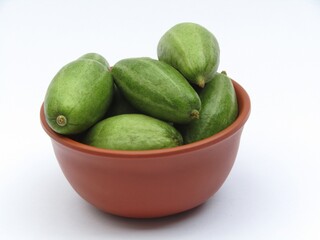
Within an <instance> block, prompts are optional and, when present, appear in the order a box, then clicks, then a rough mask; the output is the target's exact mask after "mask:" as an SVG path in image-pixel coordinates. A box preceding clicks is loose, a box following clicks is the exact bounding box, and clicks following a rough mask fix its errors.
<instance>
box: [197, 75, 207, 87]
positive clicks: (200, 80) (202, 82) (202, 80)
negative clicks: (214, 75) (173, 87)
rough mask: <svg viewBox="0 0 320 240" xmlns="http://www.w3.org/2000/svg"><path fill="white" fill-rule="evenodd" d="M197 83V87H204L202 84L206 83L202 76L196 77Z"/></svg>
mask: <svg viewBox="0 0 320 240" xmlns="http://www.w3.org/2000/svg"><path fill="white" fill-rule="evenodd" d="M197 84H198V86H199V87H201V88H204V86H205V85H206V81H205V80H204V78H203V77H200V78H198V81H197Z"/></svg>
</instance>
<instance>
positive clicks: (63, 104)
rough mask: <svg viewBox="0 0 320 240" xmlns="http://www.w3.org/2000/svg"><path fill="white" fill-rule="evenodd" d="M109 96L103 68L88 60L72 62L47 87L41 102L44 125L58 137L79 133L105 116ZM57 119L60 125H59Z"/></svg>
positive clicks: (108, 80) (107, 77) (110, 81)
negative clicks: (42, 103)
mask: <svg viewBox="0 0 320 240" xmlns="http://www.w3.org/2000/svg"><path fill="white" fill-rule="evenodd" d="M112 94H113V79H112V76H111V73H110V72H109V71H108V68H107V66H105V65H103V64H101V63H99V62H97V61H96V60H91V59H83V58H81V59H78V60H75V61H73V62H71V63H69V64H67V65H65V66H64V67H63V68H62V69H61V70H60V71H59V72H58V73H57V74H56V76H55V77H54V78H53V80H52V81H51V83H50V85H49V87H48V90H47V93H46V96H45V100H44V112H45V116H46V120H47V123H48V124H49V126H50V127H51V128H52V129H53V130H54V131H55V132H57V133H60V134H77V133H81V132H83V131H85V130H87V129H88V128H89V127H91V126H92V125H93V124H95V123H96V122H97V121H99V120H100V119H101V118H102V117H103V116H104V115H105V114H106V111H107V110H108V107H109V105H110V102H111V100H112ZM61 116H62V119H63V121H62V123H63V124H60V125H59V121H58V119H59V118H60V119H61ZM62 125H63V126H62Z"/></svg>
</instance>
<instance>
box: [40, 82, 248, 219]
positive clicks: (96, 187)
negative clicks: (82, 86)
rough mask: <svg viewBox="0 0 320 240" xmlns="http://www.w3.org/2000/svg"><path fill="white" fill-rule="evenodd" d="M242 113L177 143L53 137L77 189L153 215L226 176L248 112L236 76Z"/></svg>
mask: <svg viewBox="0 0 320 240" xmlns="http://www.w3.org/2000/svg"><path fill="white" fill-rule="evenodd" d="M233 84H234V87H235V90H236V93H237V98H238V103H239V116H238V118H237V119H236V121H235V122H234V123H233V124H232V125H230V126H229V127H228V128H226V129H224V130H223V131H221V132H219V133H217V134H215V135H213V136H212V137H209V138H207V139H204V140H201V141H198V142H195V143H192V144H187V145H183V146H179V147H175V148H169V149H162V150H147V151H118V150H106V149H99V148H96V147H91V146H88V145H85V144H82V143H79V142H76V141H74V140H72V139H70V138H68V137H66V136H62V135H60V134H57V133H55V132H54V131H52V130H51V129H50V127H49V126H48V124H47V123H46V121H45V116H44V111H43V105H42V107H41V112H40V116H41V123H42V127H43V129H44V130H45V131H46V133H47V134H48V135H49V136H50V137H51V141H52V146H53V149H54V152H55V155H56V158H57V160H58V162H59V165H60V167H61V169H62V171H63V173H64V175H65V176H66V178H67V179H68V181H69V183H70V184H71V186H72V187H73V188H74V190H75V191H76V192H77V193H78V194H79V195H80V196H81V197H82V198H84V199H85V200H86V201H88V202H89V203H91V204H92V205H94V206H95V207H97V208H98V209H101V210H102V211H105V212H108V213H111V214H115V215H119V216H125V217H134V218H153V217H161V216H166V215H171V214H175V213H179V212H182V211H186V210H188V209H191V208H194V207H196V206H198V205H200V204H202V203H204V202H205V201H206V200H207V199H208V198H210V197H211V196H212V195H213V194H214V193H215V192H216V191H217V190H218V189H219V188H220V187H221V185H222V184H223V182H224V181H225V180H226V178H227V176H228V174H229V172H230V170H231V168H232V166H233V163H234V161H235V158H236V155H237V151H238V147H239V142H240V137H241V133H242V130H243V127H244V124H245V122H246V121H247V119H248V117H249V114H250V99H249V96H248V94H247V93H246V91H245V90H244V89H243V88H242V87H241V86H240V85H239V84H238V83H236V82H235V81H233Z"/></svg>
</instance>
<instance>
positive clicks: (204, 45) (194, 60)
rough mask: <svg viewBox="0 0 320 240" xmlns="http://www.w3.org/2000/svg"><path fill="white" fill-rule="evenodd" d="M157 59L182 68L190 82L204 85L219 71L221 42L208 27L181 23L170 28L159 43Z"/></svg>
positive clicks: (181, 70)
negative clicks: (219, 42)
mask: <svg viewBox="0 0 320 240" xmlns="http://www.w3.org/2000/svg"><path fill="white" fill-rule="evenodd" d="M157 52H158V58H159V60H160V61H164V62H166V63H168V64H170V65H172V66H173V67H174V68H176V69H177V70H179V71H180V72H181V73H182V74H183V75H184V76H185V77H186V78H187V79H188V80H189V81H190V82H191V83H194V84H197V85H199V86H201V87H204V85H205V83H206V82H209V81H210V80H211V79H212V78H213V76H214V74H215V73H216V71H217V69H218V65H219V59H220V49H219V44H218V41H217V39H216V38H215V36H214V35H213V34H212V33H211V32H209V31H208V30H207V29H206V28H204V27H202V26H200V25H198V24H195V23H180V24H177V25H175V26H174V27H172V28H171V29H169V30H168V31H167V32H166V33H165V34H164V35H163V36H162V37H161V39H160V41H159V43H158V49H157Z"/></svg>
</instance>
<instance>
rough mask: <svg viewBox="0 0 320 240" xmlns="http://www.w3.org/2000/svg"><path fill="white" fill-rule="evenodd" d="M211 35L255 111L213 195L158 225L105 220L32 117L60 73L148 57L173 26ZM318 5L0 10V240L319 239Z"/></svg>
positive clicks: (22, 6) (64, 3)
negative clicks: (83, 60) (75, 63)
mask: <svg viewBox="0 0 320 240" xmlns="http://www.w3.org/2000/svg"><path fill="white" fill-rule="evenodd" d="M184 21H191V22H196V23H199V24H201V25H203V26H205V27H206V28H207V29H209V30H210V31H211V32H213V33H214V34H215V36H216V37H217V39H218V41H219V43H220V48H221V63H220V67H219V71H221V70H226V71H227V73H228V75H229V76H231V77H232V78H234V79H235V80H236V81H238V82H239V83H240V84H241V85H242V86H243V87H244V88H245V89H246V90H247V91H248V93H249V95H250V97H251V101H252V112H251V116H250V118H249V121H248V122H247V124H246V126H245V129H244V132H243V135H242V141H241V145H240V150H239V153H238V157H237V160H236V163H235V165H234V168H233V169H232V172H231V174H230V176H229V178H228V179H227V181H226V182H225V184H224V185H223V187H222V188H221V189H220V191H219V192H218V193H217V194H216V195H215V196H214V197H213V198H211V199H210V200H209V201H208V202H207V203H206V204H204V205H202V206H201V207H199V208H197V209H195V210H192V211H189V212H186V213H183V214H179V215H176V216H172V217H166V218H161V219H155V220H134V219H125V218H120V217H115V216H110V215H108V214H105V213H102V212H100V211H98V210H96V209H94V208H93V207H91V206H90V205H89V204H87V203H86V202H85V201H84V200H82V199H81V198H80V197H79V196H78V195H77V194H76V193H75V191H74V190H73V189H72V188H71V187H70V185H69V183H68V182H67V181H66V179H65V178H64V176H63V174H62V172H61V170H60V168H59V166H58V163H57V161H56V159H55V157H54V154H53V150H52V147H51V143H50V140H49V137H48V136H47V135H46V134H45V133H44V131H43V130H42V128H41V126H40V121H39V110H40V105H41V103H42V101H43V98H44V95H45V92H46V89H47V86H48V85H49V83H50V81H51V79H52V78H53V76H54V75H55V73H56V72H57V71H58V70H59V69H60V68H61V67H62V66H63V65H64V64H66V63H68V62H69V61H72V60H74V59H76V58H78V57H80V56H81V55H82V54H84V53H87V52H98V53H100V54H102V55H103V56H104V57H106V58H107V60H108V61H109V62H110V64H111V65H113V64H115V63H116V62H117V61H119V60H121V59H122V58H127V57H140V56H149V57H153V58H156V46H157V43H158V40H159V38H160V37H161V35H162V34H163V33H164V32H165V31H166V30H168V29H169V28H170V27H172V26H173V25H175V24H176V23H179V22H184ZM319 70H320V2H319V1H318V0H305V1H295V0H288V1H281V0H280V1H249V0H248V1H232V0H226V1H209V0H208V1H204V0H197V1H195V0H192V1H189V0H179V1H165V0H163V1H138V0H136V1H125V0H120V1H115V0H113V1H103V0H100V1H99V0H90V1H68V0H58V1H40V0H38V1H36V0H29V1H22V0H20V1H19V0H0V83H1V84H0V239H246V240H249V239H273V240H275V239H291V240H293V239H308V240H309V239H312V240H313V239H320V230H319V229H320V192H319V191H320V190H319V189H320V164H319V161H320V156H319V155H320V154H319V149H320V140H319V134H320V127H319V125H320V124H319V123H320V113H319V105H320V94H319V87H320V84H319V82H320V73H319Z"/></svg>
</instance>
